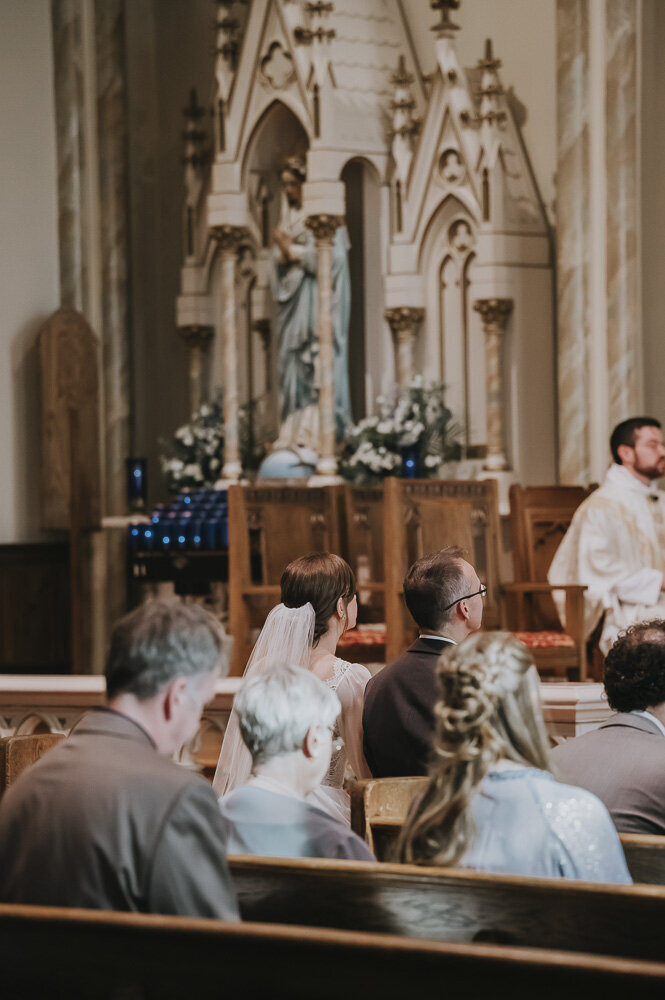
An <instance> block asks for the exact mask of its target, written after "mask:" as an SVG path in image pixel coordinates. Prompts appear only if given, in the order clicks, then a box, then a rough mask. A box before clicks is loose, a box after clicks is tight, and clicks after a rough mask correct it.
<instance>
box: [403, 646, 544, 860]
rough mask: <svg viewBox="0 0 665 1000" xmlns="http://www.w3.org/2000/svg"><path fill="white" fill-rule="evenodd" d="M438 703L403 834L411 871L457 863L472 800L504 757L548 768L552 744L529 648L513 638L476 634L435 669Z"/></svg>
mask: <svg viewBox="0 0 665 1000" xmlns="http://www.w3.org/2000/svg"><path fill="white" fill-rule="evenodd" d="M437 679H438V684H439V691H440V700H439V701H438V702H437V704H436V706H435V709H434V720H435V732H434V740H433V746H432V754H431V758H430V766H429V784H428V786H427V789H426V791H425V792H424V794H423V795H422V797H421V799H420V801H419V802H418V803H417V804H416V805H415V806H414V807H413V808H412V810H411V814H410V815H409V817H408V818H407V821H406V823H405V825H404V827H403V829H402V833H401V836H400V840H399V843H398V847H397V853H398V856H399V858H400V860H402V861H407V862H410V863H412V864H434V865H452V864H455V863H456V862H457V861H459V859H460V858H461V857H462V855H463V854H464V853H465V852H466V850H467V848H468V847H469V843H470V840H471V838H472V836H473V832H474V831H473V822H472V816H471V800H472V798H473V795H474V794H475V792H476V791H477V789H478V786H479V785H480V782H481V781H482V780H483V778H484V777H485V775H486V774H487V773H488V771H489V770H490V769H491V767H492V766H493V765H494V764H496V762H497V761H498V760H499V759H501V758H508V759H510V760H512V761H515V762H516V763H517V764H523V765H526V766H528V767H538V768H541V769H545V770H546V769H548V767H549V741H548V738H547V732H546V730H545V725H544V722H543V719H542V715H541V713H540V707H539V702H538V683H537V674H536V670H535V667H534V666H533V660H532V659H531V657H530V655H529V653H528V651H527V649H526V647H525V646H524V645H523V644H522V643H521V642H519V641H518V640H517V639H515V638H513V636H511V635H510V634H509V633H508V632H478V633H476V634H475V635H473V636H470V637H469V638H468V639H466V640H465V641H464V642H463V643H461V644H460V645H459V646H450V647H449V648H448V649H446V650H445V651H444V652H443V653H442V654H441V656H440V657H439V661H438V664H437Z"/></svg>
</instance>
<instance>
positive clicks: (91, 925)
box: [0, 905, 665, 1000]
mask: <svg viewBox="0 0 665 1000" xmlns="http://www.w3.org/2000/svg"><path fill="white" fill-rule="evenodd" d="M0 968H1V969H2V984H3V988H4V990H5V991H6V995H7V996H11V997H12V998H26V997H39V998H41V997H45V996H48V997H49V998H58V997H67V998H68V1000H69V998H73V1000H80V998H83V997H86V998H88V997H94V998H95V1000H120V998H129V997H131V998H132V1000H138V998H146V1000H147V998H153V997H155V998H156V997H159V998H160V1000H171V998H173V1000H175V998H178V1000H182V998H183V997H190V996H191V997H200V998H207V997H216V998H217V997H224V998H225V1000H226V998H228V1000H234V998H243V1000H254V998H256V1000H265V998H267V997H269V998H271V1000H280V998H284V1000H311V998H312V996H316V997H317V998H318V1000H339V998H340V997H344V998H345V1000H367V997H368V995H370V996H371V995H374V994H377V995H378V996H380V997H381V1000H404V997H405V996H409V995H411V994H412V993H413V991H414V986H415V987H417V995H418V997H419V998H423V1000H425V998H429V997H433V998H434V997H439V996H442V995H444V992H445V994H448V993H449V992H452V993H453V995H455V996H459V997H490V996H493V995H509V996H510V997H511V1000H533V998H534V997H538V998H539V1000H561V996H573V997H590V996H592V995H600V996H602V997H603V1000H608V998H611V1000H615V998H616V1000H625V997H626V996H627V995H630V994H634V995H638V996H639V997H640V1000H642V998H652V997H653V998H656V997H660V996H662V992H663V988H664V987H665V964H663V963H655V962H642V961H631V960H625V959H616V958H607V957H603V958H599V957H598V956H591V955H579V954H570V953H564V952H559V951H554V950H549V951H542V950H537V949H524V948H510V947H503V946H496V945H489V944H472V945H468V944H457V945H452V944H442V943H437V942H430V941H413V940H408V939H403V938H396V937H393V936H390V935H376V934H367V933H348V932H344V931H331V930H321V929H313V928H311V927H275V926H269V927H268V926H265V925H261V924H254V925H252V924H228V923H223V922H221V921H216V920H202V919H194V918H181V917H161V916H146V915H138V914H125V913H105V912H101V911H95V910H64V909H60V908H55V907H54V908H47V907H28V906H8V905H4V906H0Z"/></svg>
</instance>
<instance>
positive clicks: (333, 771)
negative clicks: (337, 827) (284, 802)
mask: <svg viewBox="0 0 665 1000" xmlns="http://www.w3.org/2000/svg"><path fill="white" fill-rule="evenodd" d="M370 677H371V674H370V672H369V670H368V669H367V667H363V665H362V664H361V663H348V662H347V661H346V660H340V659H339V657H335V662H334V666H333V673H332V675H331V676H330V677H328V678H327V679H326V682H325V683H326V684H327V685H328V687H329V688H332V690H333V691H334V692H335V694H336V695H337V697H338V698H339V700H340V702H341V705H342V711H341V713H340V715H339V716H338V718H337V722H336V723H335V730H334V733H333V740H334V739H335V738H337V737H338V736H341V738H342V739H343V740H344V746H343V747H342V749H341V750H339V751H337V753H333V755H332V758H331V760H330V768H329V769H328V774H327V775H326V777H325V778H324V779H323V781H322V783H321V784H320V785H319V787H318V788H316V789H315V790H314V791H313V792H311V793H310V794H309V795H308V796H307V801H308V802H309V803H310V804H311V805H314V806H318V807H319V809H323V810H324V811H325V812H327V813H329V814H330V815H331V816H333V817H334V818H335V819H337V820H339V821H340V822H341V823H345V824H346V825H347V826H350V825H351V803H350V800H349V796H348V794H347V792H345V791H344V788H343V785H344V778H345V776H346V771H347V764H348V765H349V766H350V768H351V770H352V771H353V775H354V776H355V777H356V778H371V777H372V775H371V772H370V770H369V768H368V766H367V764H366V762H365V756H364V754H363V726H362V718H363V698H364V694H365V687H366V685H367V682H368V680H369V679H370Z"/></svg>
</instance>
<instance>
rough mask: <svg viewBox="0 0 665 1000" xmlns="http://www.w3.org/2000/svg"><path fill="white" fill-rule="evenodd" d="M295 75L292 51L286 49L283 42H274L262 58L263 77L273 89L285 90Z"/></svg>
mask: <svg viewBox="0 0 665 1000" xmlns="http://www.w3.org/2000/svg"><path fill="white" fill-rule="evenodd" d="M295 76H296V74H295V69H294V66H293V59H292V58H291V54H290V52H285V51H284V48H283V47H282V43H281V42H273V43H272V45H271V46H270V47H269V48H268V52H267V54H266V55H265V56H264V57H263V59H262V60H261V78H262V79H263V81H264V82H265V83H267V84H268V86H269V87H272V89H273V90H284V88H285V87H288V85H289V84H290V83H292V82H293V80H295Z"/></svg>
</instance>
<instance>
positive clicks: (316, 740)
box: [302, 723, 323, 760]
mask: <svg viewBox="0 0 665 1000" xmlns="http://www.w3.org/2000/svg"><path fill="white" fill-rule="evenodd" d="M321 728H322V727H321V726H320V725H319V724H318V723H315V724H314V725H313V726H310V727H309V729H308V730H307V732H306V733H305V739H304V740H303V742H302V752H303V753H304V755H305V757H307V758H308V759H309V760H311V759H312V758H314V757H318V756H319V754H320V753H321V747H322V746H323V739H322V732H321Z"/></svg>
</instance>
